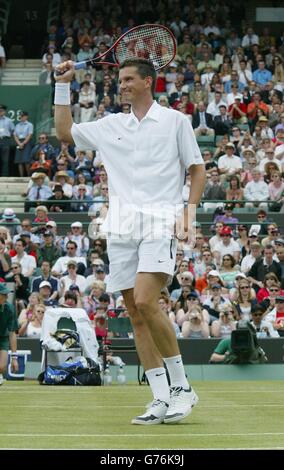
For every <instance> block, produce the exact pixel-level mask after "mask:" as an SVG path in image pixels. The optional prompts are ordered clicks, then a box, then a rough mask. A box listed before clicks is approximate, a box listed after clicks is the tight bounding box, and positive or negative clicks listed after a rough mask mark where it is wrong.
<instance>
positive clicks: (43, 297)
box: [39, 281, 58, 307]
mask: <svg viewBox="0 0 284 470" xmlns="http://www.w3.org/2000/svg"><path fill="white" fill-rule="evenodd" d="M39 301H40V303H41V304H43V305H45V306H48V307H55V306H57V305H58V301H57V299H55V298H53V297H52V286H51V284H50V282H48V281H42V282H41V283H40V285H39Z"/></svg>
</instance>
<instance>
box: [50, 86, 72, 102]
mask: <svg viewBox="0 0 284 470" xmlns="http://www.w3.org/2000/svg"><path fill="white" fill-rule="evenodd" d="M70 103H71V99H70V83H58V82H56V83H55V95H54V104H59V105H63V106H69V105H70Z"/></svg>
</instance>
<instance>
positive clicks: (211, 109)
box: [206, 100, 227, 117]
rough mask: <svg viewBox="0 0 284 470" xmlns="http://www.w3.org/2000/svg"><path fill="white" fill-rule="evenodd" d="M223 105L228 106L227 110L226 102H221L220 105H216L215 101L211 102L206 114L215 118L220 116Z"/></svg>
mask: <svg viewBox="0 0 284 470" xmlns="http://www.w3.org/2000/svg"><path fill="white" fill-rule="evenodd" d="M221 104H222V105H223V106H226V108H227V105H226V103H225V101H223V100H221V101H219V102H218V103H216V101H215V100H213V101H211V103H209V105H208V106H207V109H206V112H207V113H208V114H211V115H212V116H213V117H215V116H220V109H219V106H220V105H221Z"/></svg>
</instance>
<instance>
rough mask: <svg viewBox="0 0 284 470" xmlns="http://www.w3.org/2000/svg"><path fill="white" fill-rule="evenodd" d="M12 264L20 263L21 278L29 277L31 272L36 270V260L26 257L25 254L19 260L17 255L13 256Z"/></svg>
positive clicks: (32, 257)
mask: <svg viewBox="0 0 284 470" xmlns="http://www.w3.org/2000/svg"><path fill="white" fill-rule="evenodd" d="M11 261H12V264H13V263H20V265H21V266H22V274H23V276H31V275H32V274H31V271H32V273H33V271H34V270H35V269H36V260H35V257H34V256H31V255H28V254H27V253H24V255H23V256H22V257H21V258H19V257H18V255H16V256H13V257H12V259H11Z"/></svg>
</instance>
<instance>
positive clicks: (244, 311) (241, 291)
mask: <svg viewBox="0 0 284 470" xmlns="http://www.w3.org/2000/svg"><path fill="white" fill-rule="evenodd" d="M234 303H235V307H236V310H237V312H238V314H239V316H240V319H241V320H247V321H250V319H251V309H252V306H253V305H256V304H257V300H256V299H253V298H252V295H251V285H250V282H249V281H248V279H241V280H240V281H239V283H238V288H237V292H236V300H235V302H234Z"/></svg>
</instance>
